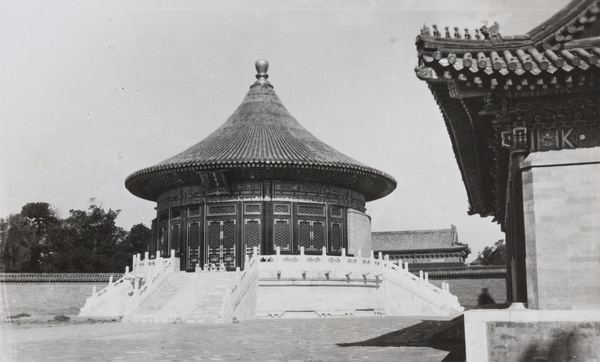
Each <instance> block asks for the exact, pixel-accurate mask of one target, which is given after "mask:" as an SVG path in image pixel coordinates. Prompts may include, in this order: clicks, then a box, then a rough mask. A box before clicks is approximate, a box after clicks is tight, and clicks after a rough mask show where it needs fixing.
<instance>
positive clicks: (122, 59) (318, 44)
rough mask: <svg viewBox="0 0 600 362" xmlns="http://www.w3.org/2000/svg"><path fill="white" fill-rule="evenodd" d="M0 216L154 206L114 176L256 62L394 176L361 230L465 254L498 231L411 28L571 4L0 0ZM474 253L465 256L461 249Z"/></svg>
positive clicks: (365, 159)
mask: <svg viewBox="0 0 600 362" xmlns="http://www.w3.org/2000/svg"><path fill="white" fill-rule="evenodd" d="M1 3H2V7H1V9H2V11H0V49H1V50H0V122H1V123H0V132H1V133H0V135H1V140H2V141H1V142H0V147H1V148H0V172H1V173H0V190H1V199H0V216H2V217H5V216H8V214H10V213H17V212H19V211H20V209H21V207H22V206H23V205H24V204H25V203H28V202H40V201H43V202H48V203H51V204H53V205H55V206H56V207H58V208H59V209H61V210H62V216H63V217H66V216H68V214H69V210H70V209H81V210H84V209H87V207H88V204H89V199H90V198H91V197H95V198H96V199H97V200H98V202H100V203H101V204H102V206H103V207H104V208H106V209H108V208H111V209H120V210H121V214H120V216H119V218H118V224H119V225H120V226H122V227H124V228H126V229H129V228H130V227H131V226H132V225H134V224H138V223H144V224H146V225H148V226H149V225H150V221H151V220H152V219H153V218H154V217H155V211H154V207H155V204H154V203H152V202H149V201H144V200H142V199H139V198H137V197H135V196H133V195H131V194H130V193H129V192H128V191H127V190H126V189H125V187H124V180H125V178H126V177H127V176H128V175H129V174H131V173H133V172H135V171H137V170H139V169H141V168H144V167H148V166H152V165H154V164H156V163H158V162H160V161H162V160H164V159H166V158H169V157H171V156H173V155H175V154H177V153H179V152H181V151H183V150H184V149H186V148H188V147H189V146H191V145H193V144H195V143H197V142H199V141H200V140H202V139H204V138H205V137H206V136H208V135H209V134H210V133H211V132H212V131H214V130H215V129H217V128H218V127H219V126H220V125H221V124H222V123H224V122H225V120H226V119H227V118H228V117H229V116H230V115H231V114H232V113H233V111H234V110H235V109H236V108H237V106H238V105H239V104H240V103H241V101H242V99H243V98H244V96H245V94H246V92H247V91H248V88H249V86H250V85H251V84H252V83H253V82H254V81H255V78H254V75H255V73H256V71H255V69H254V62H255V61H256V60H257V59H260V58H264V59H267V60H268V61H269V63H270V69H269V75H270V78H269V81H270V82H271V84H273V86H274V87H275V91H276V92H277V94H278V95H279V98H280V99H281V100H282V102H283V104H284V105H285V106H286V108H287V109H288V110H289V111H290V113H291V114H292V115H293V116H294V117H295V118H296V119H297V120H298V121H299V122H300V123H301V124H302V125H303V126H304V127H305V128H307V129H308V130H309V131H310V132H311V133H313V134H314V135H315V136H317V137H318V138H319V139H321V140H322V141H324V142H326V143H328V144H329V145H331V146H333V147H334V148H336V149H337V150H339V151H341V152H342V153H344V154H346V155H348V156H351V157H353V158H354V159H356V160H358V161H360V162H362V163H365V164H367V165H369V166H372V167H375V168H377V169H380V170H382V171H385V172H387V173H388V174H390V175H392V176H394V177H395V178H396V180H397V181H398V188H397V189H396V191H394V192H393V193H392V194H391V195H389V196H387V197H385V198H384V199H381V200H378V201H375V202H371V203H368V204H367V212H368V213H369V214H370V215H371V216H372V229H373V231H390V230H419V229H438V228H449V227H450V225H451V224H453V225H456V226H457V228H458V235H459V241H461V242H466V243H468V244H469V245H471V248H472V250H473V252H474V253H473V257H475V256H476V254H477V251H480V250H481V249H483V247H484V246H486V245H492V244H493V243H494V242H495V241H496V240H498V239H501V238H504V236H503V234H502V233H501V232H500V228H499V226H498V225H496V224H494V223H492V221H491V218H485V219H482V218H480V217H479V216H468V215H467V210H468V201H467V195H466V192H465V189H464V185H463V183H462V180H461V176H460V172H459V170H458V166H457V164H456V160H455V158H454V154H453V152H452V148H451V144H450V141H449V137H448V134H447V131H446V127H445V125H444V122H443V119H442V116H441V114H440V111H439V109H438V107H437V105H436V103H435V101H434V99H433V97H432V95H431V93H430V92H429V90H428V88H427V85H426V83H425V82H422V81H419V80H418V79H417V78H416V76H415V73H414V67H415V65H416V62H417V57H416V49H415V45H414V41H415V37H416V36H417V35H418V34H419V29H420V28H421V27H422V26H423V23H427V24H428V25H431V24H438V26H439V27H440V29H442V30H443V27H444V26H451V28H452V27H454V26H459V27H460V28H461V29H464V28H465V27H468V28H470V30H471V34H473V33H474V31H473V29H475V28H479V27H480V26H481V21H482V20H488V21H489V22H490V23H492V22H494V21H497V22H498V23H499V24H500V33H501V34H503V35H505V36H506V35H517V34H523V33H525V32H527V31H529V30H531V29H532V28H533V27H535V26H537V25H539V24H540V23H541V22H542V21H544V20H545V19H547V18H548V17H549V16H551V15H552V14H554V13H555V12H556V11H557V10H559V9H561V8H562V7H563V6H565V4H567V3H568V1H567V0H551V1H547V0H543V1H542V0H535V1H514V0H513V1H499V0H460V1H448V0H436V1H422V0H414V1H346V0H344V1H247V0H243V1H171V0H170V1H166V0H165V1H82V2H74V1H62V0H57V1H45V0H44V1H21V0H13V1H6V0H5V1H2V2H1ZM471 259H472V258H471Z"/></svg>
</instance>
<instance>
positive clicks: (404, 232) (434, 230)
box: [372, 228, 455, 235]
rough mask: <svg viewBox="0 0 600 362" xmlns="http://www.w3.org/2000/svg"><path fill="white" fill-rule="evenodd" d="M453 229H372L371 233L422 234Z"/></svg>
mask: <svg viewBox="0 0 600 362" xmlns="http://www.w3.org/2000/svg"><path fill="white" fill-rule="evenodd" d="M452 231H455V230H454V229H452V228H450V229H427V230H397V231H391V230H390V231H373V232H372V234H379V235H394V234H424V233H430V234H433V233H441V232H452Z"/></svg>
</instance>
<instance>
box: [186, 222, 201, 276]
mask: <svg viewBox="0 0 600 362" xmlns="http://www.w3.org/2000/svg"><path fill="white" fill-rule="evenodd" d="M199 263H200V222H198V221H196V222H191V223H189V224H188V260H187V268H186V269H193V268H194V267H195V266H196V264H199Z"/></svg>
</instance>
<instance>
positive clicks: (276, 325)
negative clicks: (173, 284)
mask: <svg viewBox="0 0 600 362" xmlns="http://www.w3.org/2000/svg"><path fill="white" fill-rule="evenodd" d="M70 317H71V318H70V320H68V321H62V322H60V321H54V319H53V317H47V318H46V317H33V318H31V317H29V318H27V317H26V318H20V319H19V320H14V321H12V322H10V321H4V322H3V323H2V324H0V351H1V354H0V360H2V361H41V360H44V361H48V360H64V361H80V360H98V361H107V360H122V359H126V360H135V361H183V360H212V361H356V360H361V361H424V362H425V361H461V360H464V341H460V331H459V332H456V330H457V329H456V328H455V327H456V326H459V325H460V323H461V322H460V321H457V320H455V321H451V320H450V318H440V317H431V318H422V317H421V318H418V317H361V318H357V317H355V318H327V319H279V320H253V321H245V322H240V323H236V324H127V323H118V322H115V321H110V320H95V321H90V320H87V319H84V318H77V317H74V316H70ZM49 320H50V322H49ZM451 330H454V332H452V333H448V331H451ZM457 333H458V335H459V336H458V338H456V337H455V336H456V335H457ZM450 334H451V335H452V337H451V338H448V335H450Z"/></svg>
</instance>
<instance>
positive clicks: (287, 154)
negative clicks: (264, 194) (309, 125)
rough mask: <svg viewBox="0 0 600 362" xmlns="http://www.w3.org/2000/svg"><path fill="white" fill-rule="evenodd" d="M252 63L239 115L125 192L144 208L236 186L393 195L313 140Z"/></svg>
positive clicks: (389, 183) (139, 175)
mask: <svg viewBox="0 0 600 362" xmlns="http://www.w3.org/2000/svg"><path fill="white" fill-rule="evenodd" d="M267 69H268V63H267V62H266V61H259V62H257V71H258V74H257V75H256V78H257V81H256V82H255V83H254V84H253V85H252V86H251V87H250V90H249V91H248V93H247V95H246V97H245V98H244V100H243V102H242V104H241V105H240V106H239V107H238V108H237V110H236V111H235V112H234V113H233V115H231V117H229V119H228V120H227V121H226V122H225V123H224V124H223V125H222V126H221V127H219V128H218V129H217V130H216V131H214V132H213V133H212V134H210V135H209V136H208V137H206V138H205V139H204V140H202V141H201V142H199V143H197V144H196V145H194V146H192V147H190V148H188V149H187V150H185V151H183V152H181V153H180V154H178V155H176V156H173V157H171V158H169V159H167V160H165V161H162V162H160V163H158V164H156V165H154V166H151V167H148V168H144V169H142V170H139V171H137V172H135V173H133V174H132V175H130V176H129V177H128V178H127V179H126V181H125V186H126V187H127V189H128V190H129V191H131V193H133V194H134V195H136V196H138V197H141V198H144V199H146V200H150V201H157V199H158V197H159V196H160V195H161V194H162V193H164V192H166V191H169V190H174V189H177V188H181V187H183V186H189V185H197V186H198V190H197V191H198V193H199V194H200V195H201V196H202V195H205V196H210V195H223V194H230V193H232V188H231V187H232V185H233V184H236V183H238V184H239V183H242V182H259V181H269V180H278V181H295V182H307V183H316V184H323V185H332V186H338V187H341V188H345V189H349V190H353V191H355V192H358V193H360V194H362V195H364V197H365V199H366V201H371V200H375V199H379V198H381V197H384V196H386V195H388V194H389V193H391V192H392V191H393V190H394V189H395V188H396V181H395V180H394V178H393V177H391V176H390V175H388V174H386V173H384V172H382V171H379V170H376V169H374V168H371V167H368V166H366V165H364V164H362V163H360V162H358V161H356V160H354V159H352V158H350V157H348V156H346V155H344V154H342V153H340V152H338V151H337V150H335V149H333V148H332V147H331V146H329V145H327V144H325V143H324V142H322V141H320V140H319V139H317V138H316V137H315V136H313V135H312V134H311V133H310V132H308V131H307V130H306V129H305V128H304V127H302V126H301V125H300V124H299V123H298V122H297V121H296V119H294V117H292V115H291V114H290V113H289V112H288V111H287V109H285V107H284V106H283V104H282V103H281V101H280V100H279V97H278V96H277V94H276V93H275V91H274V90H273V86H272V85H271V84H270V83H269V82H268V81H267V78H268V74H267Z"/></svg>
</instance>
